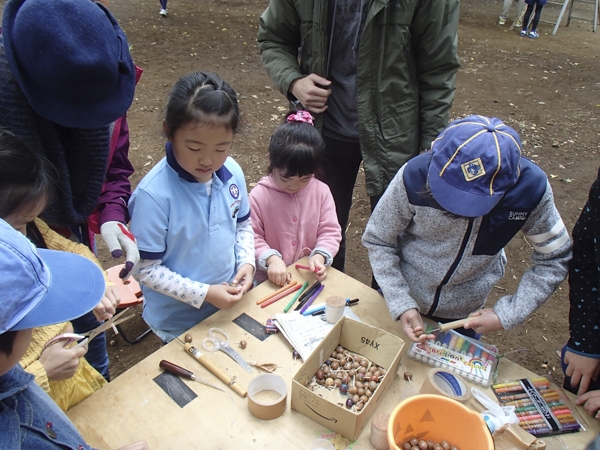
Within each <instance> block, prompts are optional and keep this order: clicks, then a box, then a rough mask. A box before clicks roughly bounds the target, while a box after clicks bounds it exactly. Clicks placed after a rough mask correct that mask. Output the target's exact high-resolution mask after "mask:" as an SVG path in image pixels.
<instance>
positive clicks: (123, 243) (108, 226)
mask: <svg viewBox="0 0 600 450" xmlns="http://www.w3.org/2000/svg"><path fill="white" fill-rule="evenodd" d="M100 234H101V235H102V239H104V242H106V245H107V246H108V249H109V250H110V254H111V255H112V257H113V258H120V257H121V256H123V250H125V258H126V262H125V267H124V268H123V269H122V270H121V272H119V277H121V278H123V279H125V278H127V277H128V276H129V272H131V269H133V266H135V265H136V263H137V262H138V261H139V260H140V252H139V251H138V247H137V242H136V241H135V237H134V236H133V234H131V231H129V229H128V228H127V226H125V225H124V224H122V223H121V222H117V221H111V222H106V223H104V224H102V226H101V227H100Z"/></svg>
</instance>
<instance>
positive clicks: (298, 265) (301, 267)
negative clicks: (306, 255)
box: [295, 264, 319, 273]
mask: <svg viewBox="0 0 600 450" xmlns="http://www.w3.org/2000/svg"><path fill="white" fill-rule="evenodd" d="M295 267H296V269H302V270H310V271H311V272H314V273H317V272H318V271H319V269H311V268H310V267H309V266H305V265H303V264H296V265H295Z"/></svg>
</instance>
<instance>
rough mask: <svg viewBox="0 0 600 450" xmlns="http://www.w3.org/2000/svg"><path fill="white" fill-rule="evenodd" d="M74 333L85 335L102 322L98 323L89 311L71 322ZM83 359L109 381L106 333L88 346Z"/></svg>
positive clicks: (101, 334)
mask: <svg viewBox="0 0 600 450" xmlns="http://www.w3.org/2000/svg"><path fill="white" fill-rule="evenodd" d="M71 323H72V324H73V330H74V331H75V333H85V332H87V331H90V330H93V329H94V328H96V327H98V326H100V325H101V324H102V322H98V319H96V316H94V313H92V312H91V311H90V312H89V313H87V314H85V315H83V316H81V317H79V318H78V319H75V320H71ZM85 359H86V360H87V362H89V363H90V365H91V366H92V367H93V368H94V369H96V370H97V371H98V372H100V374H101V375H102V376H103V377H104V378H105V379H106V381H110V374H109V372H108V351H107V350H106V333H100V334H99V335H98V336H96V337H95V338H94V339H93V340H92V341H91V342H90V343H89V344H88V352H87V353H86V354H85Z"/></svg>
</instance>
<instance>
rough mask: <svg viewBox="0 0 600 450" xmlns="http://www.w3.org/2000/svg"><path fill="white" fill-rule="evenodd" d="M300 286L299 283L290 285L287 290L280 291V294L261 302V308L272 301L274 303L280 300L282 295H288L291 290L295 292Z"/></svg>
mask: <svg viewBox="0 0 600 450" xmlns="http://www.w3.org/2000/svg"><path fill="white" fill-rule="evenodd" d="M301 287H302V285H301V284H296V285H294V286H292V287H290V288H289V289H288V290H286V291H283V292H281V293H280V294H278V295H276V296H275V297H271V298H270V299H269V300H267V301H266V302H264V303H261V305H260V307H261V308H265V307H266V306H269V305H272V304H273V303H275V302H276V301H279V300H281V299H282V298H284V297H287V296H288V295H290V294H291V293H292V292H296V291H297V290H298V289H300V288H301Z"/></svg>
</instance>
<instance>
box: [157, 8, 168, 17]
mask: <svg viewBox="0 0 600 450" xmlns="http://www.w3.org/2000/svg"><path fill="white" fill-rule="evenodd" d="M159 14H160V15H161V16H163V17H167V16H168V15H169V11H167V10H166V9H161V10H160V13H159Z"/></svg>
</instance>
